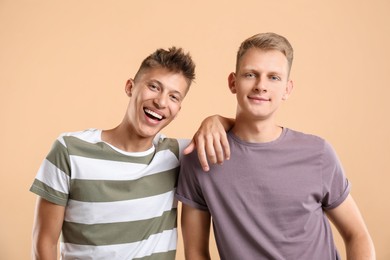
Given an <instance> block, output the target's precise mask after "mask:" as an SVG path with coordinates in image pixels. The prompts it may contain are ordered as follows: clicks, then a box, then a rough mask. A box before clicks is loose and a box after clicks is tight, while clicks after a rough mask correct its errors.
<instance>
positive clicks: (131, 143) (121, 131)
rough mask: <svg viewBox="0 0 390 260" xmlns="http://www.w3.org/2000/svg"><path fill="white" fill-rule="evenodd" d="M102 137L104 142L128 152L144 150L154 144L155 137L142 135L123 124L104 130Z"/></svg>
mask: <svg viewBox="0 0 390 260" xmlns="http://www.w3.org/2000/svg"><path fill="white" fill-rule="evenodd" d="M101 138H102V140H103V141H104V142H107V143H109V144H111V145H113V146H115V147H116V148H118V149H120V150H123V151H126V152H143V151H146V150H148V149H150V148H151V147H152V145H153V138H145V137H142V136H140V135H138V134H137V133H135V132H134V131H132V130H131V129H129V128H127V127H125V126H124V125H123V124H120V125H119V126H117V127H115V128H113V129H110V130H104V131H103V132H102V136H101Z"/></svg>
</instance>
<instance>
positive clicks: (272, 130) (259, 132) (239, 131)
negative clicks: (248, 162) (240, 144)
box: [232, 118, 283, 143]
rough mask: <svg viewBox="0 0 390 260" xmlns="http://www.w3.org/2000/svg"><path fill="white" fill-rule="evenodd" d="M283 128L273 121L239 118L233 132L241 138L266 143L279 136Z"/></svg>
mask: <svg viewBox="0 0 390 260" xmlns="http://www.w3.org/2000/svg"><path fill="white" fill-rule="evenodd" d="M282 130H283V128H282V127H280V126H278V125H276V124H275V123H273V122H266V121H260V122H250V123H248V122H241V120H240V119H239V118H237V119H236V123H235V125H234V127H233V128H232V132H233V133H234V134H235V135H236V136H238V137H239V138H240V139H242V140H244V141H246V142H250V143H266V142H271V141H274V140H276V139H278V138H279V136H280V135H281V133H282Z"/></svg>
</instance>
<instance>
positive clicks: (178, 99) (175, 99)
mask: <svg viewBox="0 0 390 260" xmlns="http://www.w3.org/2000/svg"><path fill="white" fill-rule="evenodd" d="M170 98H171V100H173V101H174V102H180V97H179V96H178V95H170Z"/></svg>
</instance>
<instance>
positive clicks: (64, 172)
mask: <svg viewBox="0 0 390 260" xmlns="http://www.w3.org/2000/svg"><path fill="white" fill-rule="evenodd" d="M62 141H63V139H62V138H61V137H60V138H59V139H57V140H56V141H55V142H54V144H53V145H52V148H51V150H50V152H49V153H48V155H47V156H46V158H45V159H44V161H43V162H42V164H41V166H40V168H39V170H38V173H37V175H36V177H35V179H34V182H33V184H32V185H31V188H30V191H31V192H33V193H35V194H37V195H38V196H40V197H42V198H44V199H46V200H48V201H50V202H52V203H55V204H57V205H61V206H66V204H67V201H68V194H69V186H70V163H69V155H68V150H67V148H66V147H65V145H64V142H62Z"/></svg>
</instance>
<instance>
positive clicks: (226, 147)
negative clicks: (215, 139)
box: [220, 133, 230, 160]
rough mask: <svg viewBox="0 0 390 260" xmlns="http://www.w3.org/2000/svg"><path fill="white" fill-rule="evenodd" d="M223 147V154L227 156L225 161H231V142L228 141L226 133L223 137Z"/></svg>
mask: <svg viewBox="0 0 390 260" xmlns="http://www.w3.org/2000/svg"><path fill="white" fill-rule="evenodd" d="M220 143H221V146H222V150H223V154H224V155H225V158H224V159H225V160H229V159H230V144H229V141H228V139H227V135H226V133H224V135H222V136H221V141H220Z"/></svg>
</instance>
